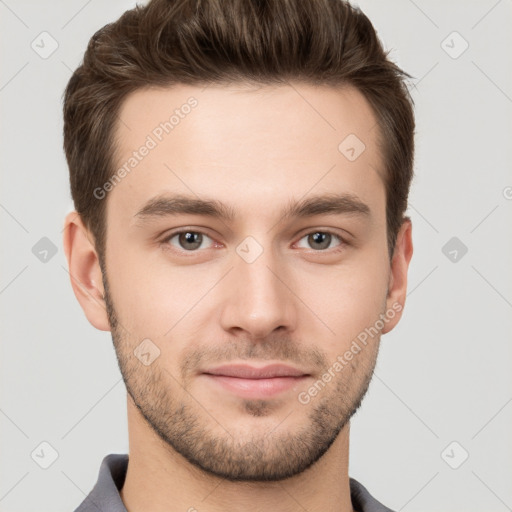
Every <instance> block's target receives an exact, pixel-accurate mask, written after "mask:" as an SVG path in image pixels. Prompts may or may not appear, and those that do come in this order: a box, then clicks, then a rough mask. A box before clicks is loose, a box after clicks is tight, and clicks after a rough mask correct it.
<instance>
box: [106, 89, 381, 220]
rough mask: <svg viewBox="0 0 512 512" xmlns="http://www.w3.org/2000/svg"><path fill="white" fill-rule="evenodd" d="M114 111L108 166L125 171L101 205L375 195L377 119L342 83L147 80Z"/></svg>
mask: <svg viewBox="0 0 512 512" xmlns="http://www.w3.org/2000/svg"><path fill="white" fill-rule="evenodd" d="M118 118H119V121H118V123H117V128H116V140H117V145H116V152H115V160H116V172H118V171H120V170H121V169H124V171H122V172H118V174H122V178H121V179H117V180H116V183H115V186H114V187H112V188H113V189H112V191H111V192H110V196H111V197H109V203H112V205H110V204H109V206H108V209H109V210H110V209H111V208H122V209H124V211H125V214H126V215H127V216H128V215H131V216H133V215H134V214H135V213H136V212H137V211H139V209H140V207H141V205H142V204H144V202H145V201H147V200H148V199H149V198H150V197H152V196H156V195H161V194H162V193H174V194H176V193H179V194H187V195H193V196H201V195H207V196H208V197H212V196H215V197H217V198H218V199H219V200H221V201H223V202H226V203H229V204H230V205H232V206H233V207H234V208H236V207H237V204H235V203H238V206H240V207H243V206H246V207H247V208H249V207H252V208H253V210H254V208H257V207H258V205H260V206H261V204H262V203H261V200H262V199H264V200H265V201H266V202H267V203H268V202H271V199H272V198H274V199H275V200H276V201H281V200H286V201H288V200H289V199H291V198H292V197H295V198H297V199H299V198H301V197H303V196H304V195H305V194H307V193H308V190H311V191H313V190H314V192H315V193H321V192H337V191H340V192H347V193H352V194H355V195H357V196H358V197H360V198H361V199H363V200H364V199H366V202H372V201H374V202H375V201H378V200H382V197H383V183H382V179H381V176H382V169H383V163H382V161H381V155H380V151H379V149H378V147H377V137H378V126H377V121H376V118H375V115H374V113H373V111H372V109H371V107H370V105H369V104H368V102H367V100H366V99H365V98H364V96H363V95H362V94H361V93H360V92H359V91H357V90H356V89H354V88H351V87H344V88H333V87H327V86H311V85H304V84H300V85H299V84H288V85H279V86H263V87H259V88H256V87H254V86H247V85H241V84H236V85H230V86H221V85H218V84H210V85H208V86H207V87H197V86H188V85H183V84H182V85H176V86H173V87H169V88H147V89H140V90H137V91H135V92H134V93H132V94H131V95H129V96H128V97H127V98H126V99H125V101H124V102H123V104H122V106H121V109H120V111H119V113H118ZM372 195H373V196H375V197H373V198H372V197H371V196H372ZM224 200H225V201H224ZM381 202H382V201H381Z"/></svg>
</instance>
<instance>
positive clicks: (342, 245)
mask: <svg viewBox="0 0 512 512" xmlns="http://www.w3.org/2000/svg"><path fill="white" fill-rule="evenodd" d="M183 233H195V234H201V235H204V236H206V237H208V238H210V240H212V241H214V240H213V239H212V237H210V236H209V235H208V234H206V233H204V232H203V231H198V230H194V229H181V230H179V231H174V232H173V233H171V234H169V235H167V236H166V237H165V238H164V239H163V240H162V241H161V243H162V244H163V245H165V246H169V245H170V244H169V242H170V241H171V240H172V239H173V238H174V237H176V236H178V235H181V234H183ZM315 233H323V234H328V235H331V236H333V237H334V238H337V239H338V241H339V245H338V246H336V247H335V248H331V249H320V250H315V249H310V250H311V251H312V252H315V253H319V254H321V253H326V254H333V253H337V252H340V251H342V250H343V249H344V248H345V247H346V246H347V245H349V244H348V242H346V241H345V240H344V239H343V238H342V237H341V236H340V235H338V234H337V233H334V232H333V231H329V230H321V229H315V230H313V231H309V232H308V233H305V234H304V235H303V236H302V237H301V238H300V239H299V241H300V240H303V239H304V238H306V237H308V236H309V235H313V234H315ZM214 242H215V241H214ZM171 250H175V251H177V252H180V253H185V254H186V253H188V254H194V253H198V252H200V251H201V249H194V250H190V251H187V250H185V249H181V248H180V249H178V248H176V247H172V249H171ZM202 250H205V249H202Z"/></svg>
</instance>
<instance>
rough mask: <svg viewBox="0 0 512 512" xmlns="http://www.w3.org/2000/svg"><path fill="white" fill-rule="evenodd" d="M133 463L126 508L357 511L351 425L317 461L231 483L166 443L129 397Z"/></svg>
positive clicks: (133, 511)
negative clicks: (282, 474) (273, 478)
mask: <svg viewBox="0 0 512 512" xmlns="http://www.w3.org/2000/svg"><path fill="white" fill-rule="evenodd" d="M128 424H129V445H130V450H129V463H128V470H127V473H126V478H125V482H124V485H123V488H122V490H121V491H120V495H121V499H122V500H123V503H124V504H125V507H126V509H127V511H128V512H164V511H165V512H178V511H180V512H183V511H187V512H200V511H202V510H208V512H235V511H240V510H245V511H251V512H259V511H267V510H269V509H270V510H273V511H274V512H296V511H303V510H308V511H310V512H316V511H325V510H336V511H339V512H353V508H352V503H351V499H350V485H349V477H348V452H349V429H350V424H347V425H346V426H345V427H344V428H343V429H342V431H341V432H340V434H339V435H338V437H337V438H336V440H335V441H334V443H333V444H332V445H331V447H330V448H329V450H328V451H327V452H326V453H325V454H324V456H323V457H322V458H321V459H320V460H318V461H317V462H316V463H315V464H313V466H311V467H309V468H308V469H307V470H306V471H304V472H303V473H301V474H298V475H296V476H294V477H291V478H288V479H286V480H281V481H277V482H230V481H227V480H225V479H223V478H220V477H217V476H213V475H210V474H208V473H205V472H204V471H203V470H201V469H200V468H197V467H196V466H194V465H192V464H190V463H189V462H188V461H187V460H186V459H184V458H183V457H182V456H181V455H180V454H179V453H177V452H176V451H175V450H173V449H172V447H170V446H168V445H167V444H165V443H164V442H163V441H162V440H161V439H160V438H159V437H158V436H157V435H156V434H155V433H154V432H153V430H152V429H151V428H150V427H149V426H148V425H147V423H146V422H145V420H144V418H143V417H142V416H141V415H140V413H139V411H138V410H137V409H136V407H135V406H134V405H133V402H131V400H130V398H128Z"/></svg>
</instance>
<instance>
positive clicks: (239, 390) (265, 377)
mask: <svg viewBox="0 0 512 512" xmlns="http://www.w3.org/2000/svg"><path fill="white" fill-rule="evenodd" d="M202 375H203V376H204V377H206V378H207V379H208V380H209V381H210V382H212V383H215V384H216V385H218V386H220V387H221V388H222V389H223V390H226V391H229V392H231V393H235V394H236V395H239V396H241V397H243V398H252V399H257V398H260V399H261V398H270V397H272V396H274V395H277V394H279V393H283V392H285V391H288V390H291V389H296V387H297V385H298V384H300V383H302V382H303V381H304V380H305V379H307V378H308V377H310V375H309V374H307V373H305V372H303V371H302V370H299V369H298V368H293V367H291V366H287V365H283V364H271V365H267V366H263V367H255V366H250V365H243V364H234V365H225V366H219V367H217V368H212V369H209V370H207V371H205V372H204V373H203V374H202Z"/></svg>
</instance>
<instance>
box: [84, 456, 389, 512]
mask: <svg viewBox="0 0 512 512" xmlns="http://www.w3.org/2000/svg"><path fill="white" fill-rule="evenodd" d="M128 457H129V456H128V454H125V453H111V454H109V455H107V456H106V457H105V458H104V459H103V461H102V462H101V466H100V471H99V475H98V481H97V482H96V484H95V486H94V487H93V489H92V491H91V492H90V493H89V495H88V496H87V497H86V498H85V500H84V501H83V502H82V503H81V505H80V506H79V507H78V508H77V509H76V510H75V512H127V510H126V507H125V506H124V503H123V500H122V499H121V496H120V494H119V491H120V490H121V489H122V487H123V485H124V479H125V477H126V470H127V469H128ZM350 498H351V500H352V506H353V508H354V510H355V511H356V512H393V511H392V510H391V509H389V508H387V507H385V506H384V505H383V504H382V503H380V502H379V501H377V500H376V499H375V498H374V497H373V496H372V495H371V494H370V493H369V492H368V490H367V489H366V487H364V486H363V485H362V484H360V483H359V482H358V481H357V480H355V479H354V478H350Z"/></svg>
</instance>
